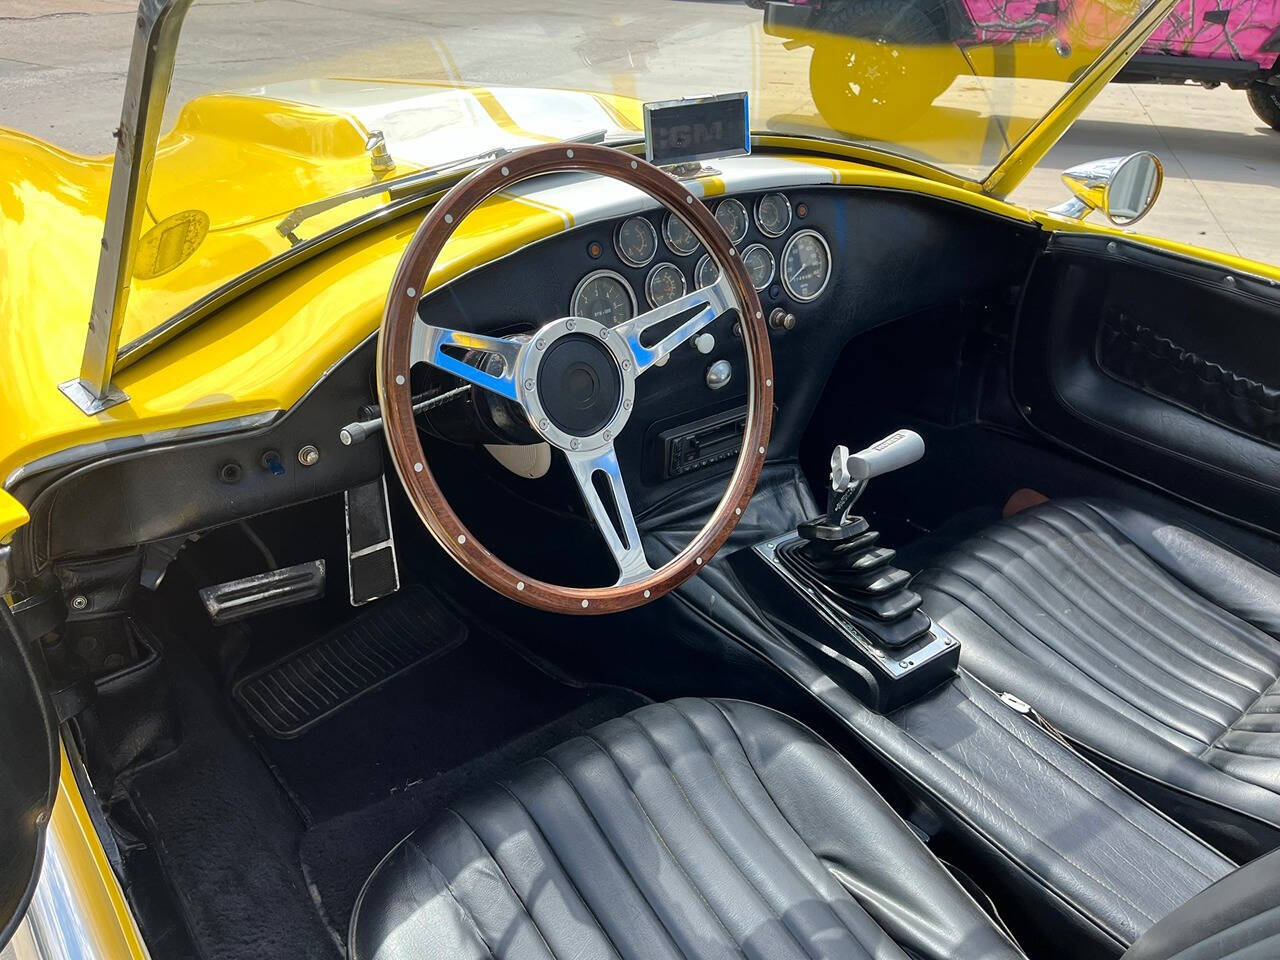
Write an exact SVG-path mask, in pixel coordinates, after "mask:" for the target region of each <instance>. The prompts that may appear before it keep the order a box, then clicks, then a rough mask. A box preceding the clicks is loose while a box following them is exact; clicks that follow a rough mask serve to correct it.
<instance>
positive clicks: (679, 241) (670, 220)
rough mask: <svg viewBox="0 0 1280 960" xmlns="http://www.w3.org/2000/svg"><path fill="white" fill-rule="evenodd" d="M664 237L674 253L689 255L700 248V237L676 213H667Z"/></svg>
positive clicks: (663, 228)
mask: <svg viewBox="0 0 1280 960" xmlns="http://www.w3.org/2000/svg"><path fill="white" fill-rule="evenodd" d="M662 239H663V240H665V241H666V242H667V246H668V247H670V248H671V252H672V253H674V254H677V255H679V256H681V257H687V256H688V255H689V254H691V253H693V251H695V250H697V249H698V238H697V237H695V236H694V235H693V231H692V230H690V229H689V225H688V224H687V223H685V222H684V221H683V220H681V219H680V218H679V217H677V216H676V215H675V214H674V213H669V214H667V219H666V220H665V221H663V224H662Z"/></svg>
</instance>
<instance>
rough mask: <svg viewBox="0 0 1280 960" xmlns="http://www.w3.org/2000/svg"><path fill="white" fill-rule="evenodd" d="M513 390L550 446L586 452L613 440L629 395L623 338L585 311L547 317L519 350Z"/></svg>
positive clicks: (631, 374)
mask: <svg viewBox="0 0 1280 960" xmlns="http://www.w3.org/2000/svg"><path fill="white" fill-rule="evenodd" d="M516 382H517V392H518V394H519V399H520V402H521V403H522V404H523V405H524V408H525V410H527V411H528V413H529V418H530V420H532V422H533V426H534V429H536V430H537V431H538V433H540V434H541V435H542V436H543V437H545V438H546V440H547V441H548V442H549V443H551V444H552V445H553V446H556V447H560V448H561V449H562V450H566V451H569V452H572V453H589V452H591V451H593V450H599V449H602V448H604V447H606V446H608V445H609V444H610V443H612V442H613V438H614V437H616V436H617V435H618V432H619V431H620V430H621V429H622V428H623V427H624V426H625V425H626V422H627V420H628V418H629V417H630V416H631V407H632V405H633V403H634V401H635V385H636V369H635V364H634V362H633V361H632V357H631V350H630V348H629V347H628V346H627V341H626V338H625V337H624V336H623V335H622V334H621V333H620V332H619V331H617V330H615V329H614V328H612V327H606V326H605V325H604V324H601V323H597V322H596V321H594V320H588V319H586V318H585V317H564V318H562V319H560V320H553V321H552V322H551V323H548V324H547V325H546V326H544V327H543V328H542V329H540V330H539V331H538V332H537V333H535V334H534V335H533V337H532V338H531V339H530V340H529V341H528V343H526V344H525V346H524V348H523V349H522V350H521V351H520V360H519V370H518V371H517V377H516Z"/></svg>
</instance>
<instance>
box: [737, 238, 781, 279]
mask: <svg viewBox="0 0 1280 960" xmlns="http://www.w3.org/2000/svg"><path fill="white" fill-rule="evenodd" d="M742 265H743V266H744V267H746V268H747V276H749V277H750V278H751V285H752V286H753V287H755V288H756V290H757V291H760V290H763V289H764V288H765V287H767V286H768V285H769V284H771V283H772V282H773V271H774V268H775V267H776V266H777V265H776V264H775V263H774V260H773V254H772V253H770V252H769V248H768V247H766V246H765V245H764V244H763V243H753V244H752V245H751V246H749V247H747V249H745V250H743V251H742Z"/></svg>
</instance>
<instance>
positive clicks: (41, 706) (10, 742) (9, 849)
mask: <svg viewBox="0 0 1280 960" xmlns="http://www.w3.org/2000/svg"><path fill="white" fill-rule="evenodd" d="M39 677H40V674H39V673H38V668H37V664H36V660H35V658H34V657H33V656H32V653H31V651H30V649H29V648H28V647H27V646H26V645H25V643H24V641H22V640H21V639H19V633H18V626H17V623H16V622H15V621H14V618H13V614H12V613H11V612H10V611H9V606H8V604H7V603H6V602H5V599H4V597H3V596H2V595H0V731H2V734H0V949H3V948H4V945H5V944H6V943H8V941H9V938H10V937H11V936H12V935H13V931H14V929H15V928H16V927H17V925H18V923H19V922H20V921H21V919H22V916H23V914H24V913H25V912H26V909H27V904H28V903H29V902H30V900H31V895H32V893H33V892H34V891H35V885H36V881H37V879H38V878H39V875H40V862H41V859H42V855H43V852H44V833H45V828H46V826H47V825H48V823H49V815H50V813H51V811H52V809H53V799H54V796H55V791H56V790H57V785H58V781H57V772H58V754H57V739H56V738H57V733H56V727H55V725H54V718H53V710H52V708H51V707H50V704H49V702H48V698H47V697H46V696H45V692H44V688H43V686H42V685H41V683H40V679H39Z"/></svg>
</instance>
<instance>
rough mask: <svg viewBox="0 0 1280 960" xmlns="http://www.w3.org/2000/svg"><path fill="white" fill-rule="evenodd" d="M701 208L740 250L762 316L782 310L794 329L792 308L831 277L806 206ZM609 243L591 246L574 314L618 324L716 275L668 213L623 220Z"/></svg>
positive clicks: (770, 200)
mask: <svg viewBox="0 0 1280 960" xmlns="http://www.w3.org/2000/svg"><path fill="white" fill-rule="evenodd" d="M705 202H706V203H707V204H708V206H710V208H711V210H712V213H713V214H714V216H715V219H716V222H717V223H718V224H719V225H720V227H721V229H723V230H724V232H725V234H726V235H727V236H728V237H729V240H730V241H731V242H732V243H733V244H734V246H735V247H736V248H738V249H739V250H741V252H742V262H743V265H744V266H745V267H746V268H747V273H748V275H749V276H750V277H751V282H752V284H753V285H754V286H755V288H756V291H757V292H758V293H759V294H760V298H761V302H762V304H763V305H764V307H765V309H766V311H767V312H772V311H776V310H777V309H781V310H782V311H783V312H784V314H786V315H788V316H789V317H790V321H789V325H787V326H786V327H785V329H787V330H789V329H792V327H793V326H794V324H795V316H794V314H791V313H790V309H791V308H792V307H800V306H807V305H809V304H811V303H813V302H814V301H816V300H818V299H819V298H820V297H821V296H822V295H823V294H824V293H825V292H826V291H827V289H828V286H829V284H830V282H831V276H832V271H833V258H832V254H831V246H830V244H829V242H828V240H827V238H826V237H825V236H823V234H822V233H821V232H820V231H818V230H816V229H814V228H812V227H809V226H806V225H805V224H804V220H805V219H806V218H807V217H808V216H809V212H810V211H809V209H808V206H807V204H805V203H803V202H801V203H795V204H793V203H792V200H791V198H790V197H788V196H787V195H786V194H785V193H781V192H771V193H765V194H762V195H760V196H756V197H748V196H742V197H724V198H721V199H715V200H713V199H709V200H707V201H705ZM611 240H612V243H611V244H609V245H608V246H606V245H605V244H604V243H601V242H593V243H591V244H589V245H588V249H587V257H586V258H585V262H584V264H583V270H584V272H583V276H582V278H581V280H579V281H578V284H577V286H576V287H575V288H574V291H573V297H572V300H571V302H570V303H569V304H568V307H569V311H570V313H571V314H572V315H573V316H578V317H587V318H589V319H592V320H595V321H597V322H599V323H603V324H607V325H609V326H616V325H617V324H619V323H623V322H625V321H627V320H629V319H631V318H632V317H633V316H635V315H636V313H637V312H643V311H644V310H648V309H652V308H656V307H660V306H663V305H664V304H667V303H670V302H671V301H672V300H675V299H677V298H679V297H681V296H683V295H684V294H685V293H687V292H688V291H689V290H693V289H698V288H700V287H705V286H708V285H709V284H711V283H714V282H715V279H716V277H717V276H718V274H719V270H718V268H717V267H716V265H715V263H713V262H712V260H711V258H710V256H708V255H707V253H706V252H705V251H704V250H703V249H702V245H701V244H699V243H698V240H697V238H696V237H695V236H694V235H693V231H691V230H690V229H689V227H688V225H687V224H686V223H685V222H684V220H682V219H681V218H680V217H678V216H675V215H674V214H671V213H667V212H665V211H663V212H661V213H659V212H654V213H646V214H637V215H635V216H631V217H627V218H626V219H625V220H622V221H621V222H620V223H618V224H617V225H616V226H615V227H614V228H613V230H612V237H611ZM592 261H598V262H597V263H592ZM773 326H774V328H775V329H776V330H781V329H784V328H783V326H782V325H781V324H774V325H773Z"/></svg>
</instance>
